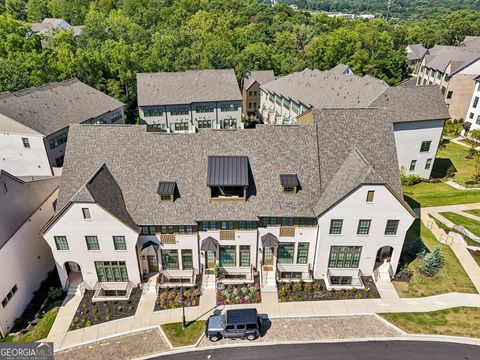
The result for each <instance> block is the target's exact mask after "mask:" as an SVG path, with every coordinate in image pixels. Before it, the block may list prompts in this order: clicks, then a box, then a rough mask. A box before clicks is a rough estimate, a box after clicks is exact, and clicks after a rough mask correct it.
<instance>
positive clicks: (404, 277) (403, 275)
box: [392, 270, 413, 282]
mask: <svg viewBox="0 0 480 360" xmlns="http://www.w3.org/2000/svg"><path fill="white" fill-rule="evenodd" d="M412 276H413V273H412V272H411V271H405V270H402V271H399V272H398V274H397V275H395V277H394V278H393V280H392V281H398V282H409V281H410V279H411V278H412Z"/></svg>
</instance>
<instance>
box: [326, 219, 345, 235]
mask: <svg viewBox="0 0 480 360" xmlns="http://www.w3.org/2000/svg"><path fill="white" fill-rule="evenodd" d="M342 226H343V220H342V219H332V220H330V231H329V233H330V235H338V234H341V233H342Z"/></svg>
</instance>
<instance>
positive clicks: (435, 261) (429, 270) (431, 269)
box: [420, 247, 445, 277]
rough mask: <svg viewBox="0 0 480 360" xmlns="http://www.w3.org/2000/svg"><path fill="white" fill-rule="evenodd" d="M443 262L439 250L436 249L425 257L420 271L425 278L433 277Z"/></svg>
mask: <svg viewBox="0 0 480 360" xmlns="http://www.w3.org/2000/svg"><path fill="white" fill-rule="evenodd" d="M444 262H445V259H444V258H443V255H442V252H441V251H440V248H438V247H436V248H435V249H433V251H432V252H431V253H429V254H428V255H427V256H425V258H424V259H423V263H422V265H420V271H421V272H422V273H423V274H425V275H427V276H430V277H432V276H435V275H436V274H437V272H438V271H439V270H440V269H441V268H442V266H443V264H444Z"/></svg>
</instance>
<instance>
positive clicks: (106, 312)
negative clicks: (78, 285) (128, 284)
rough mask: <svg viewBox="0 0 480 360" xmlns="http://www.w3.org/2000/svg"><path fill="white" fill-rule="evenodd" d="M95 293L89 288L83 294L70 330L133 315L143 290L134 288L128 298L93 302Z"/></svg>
mask: <svg viewBox="0 0 480 360" xmlns="http://www.w3.org/2000/svg"><path fill="white" fill-rule="evenodd" d="M94 293H95V291H93V290H87V291H85V293H84V294H83V298H82V301H81V302H80V304H79V305H78V308H77V311H76V313H75V316H74V318H73V320H72V323H71V324H70V328H69V331H70V330H76V329H81V328H84V327H87V326H92V325H97V324H101V323H104V322H107V321H111V320H117V319H121V318H124V317H128V316H133V315H135V312H136V311H137V306H138V302H139V301H140V297H141V296H142V291H141V290H139V289H133V290H132V293H131V294H130V299H128V300H115V301H97V302H93V301H92V297H93V295H94Z"/></svg>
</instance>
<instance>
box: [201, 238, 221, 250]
mask: <svg viewBox="0 0 480 360" xmlns="http://www.w3.org/2000/svg"><path fill="white" fill-rule="evenodd" d="M217 249H218V241H217V240H215V239H214V238H212V237H211V236H209V237H207V238H206V239H203V240H202V246H201V247H200V250H202V251H215V250H217Z"/></svg>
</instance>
